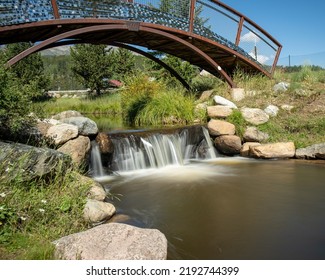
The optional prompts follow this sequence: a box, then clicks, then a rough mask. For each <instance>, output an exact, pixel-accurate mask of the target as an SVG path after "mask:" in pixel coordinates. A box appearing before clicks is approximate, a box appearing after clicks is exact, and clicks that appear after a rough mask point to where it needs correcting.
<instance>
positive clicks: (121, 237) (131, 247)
mask: <svg viewBox="0 0 325 280" xmlns="http://www.w3.org/2000/svg"><path fill="white" fill-rule="evenodd" d="M54 244H55V256H56V258H58V259H65V260H77V259H80V260H165V259H167V239H166V237H165V235H164V234H162V233H161V232H160V231H159V230H157V229H142V228H137V227H134V226H130V225H126V224H118V223H109V224H103V225H100V226H96V227H94V228H92V229H89V230H87V231H84V232H80V233H75V234H71V235H68V236H65V237H62V238H60V239H59V240H56V241H54Z"/></svg>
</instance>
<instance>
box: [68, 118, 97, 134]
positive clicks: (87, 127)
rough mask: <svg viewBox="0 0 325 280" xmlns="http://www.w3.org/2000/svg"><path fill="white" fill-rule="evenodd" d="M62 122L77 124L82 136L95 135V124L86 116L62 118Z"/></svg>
mask: <svg viewBox="0 0 325 280" xmlns="http://www.w3.org/2000/svg"><path fill="white" fill-rule="evenodd" d="M62 122H64V123H68V124H73V125H75V126H77V127H78V132H79V134H80V135H83V136H90V135H96V134H97V133H98V127H97V124H96V123H95V122H94V121H93V120H91V119H89V118H86V117H71V118H67V119H63V120H62Z"/></svg>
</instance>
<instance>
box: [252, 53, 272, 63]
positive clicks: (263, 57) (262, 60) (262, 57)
mask: <svg viewBox="0 0 325 280" xmlns="http://www.w3.org/2000/svg"><path fill="white" fill-rule="evenodd" d="M249 55H250V56H251V57H253V58H254V59H256V57H255V54H254V53H253V52H250V53H249ZM268 60H270V58H269V57H268V56H266V55H263V54H258V55H257V61H258V62H259V63H261V64H264V63H265V62H267V61H268Z"/></svg>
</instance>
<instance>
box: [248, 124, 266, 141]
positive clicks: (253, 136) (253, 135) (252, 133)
mask: <svg viewBox="0 0 325 280" xmlns="http://www.w3.org/2000/svg"><path fill="white" fill-rule="evenodd" d="M243 138H244V141H245V142H264V141H266V140H268V139H269V135H268V134H267V133H265V132H262V131H260V130H258V129H257V128H256V127H255V126H250V127H247V129H246V130H245V132H244V135H243Z"/></svg>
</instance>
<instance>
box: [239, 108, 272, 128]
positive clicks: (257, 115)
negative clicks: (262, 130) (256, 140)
mask: <svg viewBox="0 0 325 280" xmlns="http://www.w3.org/2000/svg"><path fill="white" fill-rule="evenodd" d="M241 113H242V116H243V118H244V119H245V120H246V121H247V122H249V123H251V124H253V125H260V124H263V123H266V122H268V120H269V115H268V114H266V113H265V112H264V111H263V110H261V109H257V108H242V109H241Z"/></svg>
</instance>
